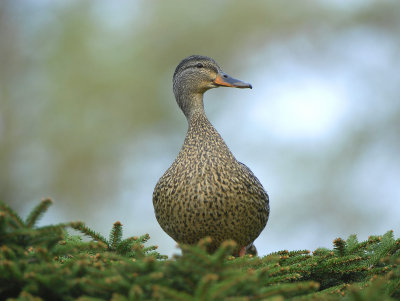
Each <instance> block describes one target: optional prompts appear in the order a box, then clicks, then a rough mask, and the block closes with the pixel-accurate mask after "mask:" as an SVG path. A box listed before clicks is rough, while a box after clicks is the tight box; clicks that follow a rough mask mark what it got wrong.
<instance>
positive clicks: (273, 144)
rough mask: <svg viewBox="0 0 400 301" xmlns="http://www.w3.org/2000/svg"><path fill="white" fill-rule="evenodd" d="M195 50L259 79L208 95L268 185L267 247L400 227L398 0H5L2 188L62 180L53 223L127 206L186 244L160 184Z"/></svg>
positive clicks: (31, 192) (16, 194)
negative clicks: (182, 82) (176, 80)
mask: <svg viewBox="0 0 400 301" xmlns="http://www.w3.org/2000/svg"><path fill="white" fill-rule="evenodd" d="M191 54H202V55H207V56H211V57H213V58H214V59H215V60H216V61H217V62H218V63H219V64H220V65H221V66H222V68H223V69H224V71H225V72H227V73H228V74H230V75H232V76H234V77H236V78H240V79H242V80H244V81H248V82H250V83H252V84H253V90H238V89H226V88H220V89H216V90H212V91H209V92H207V93H206V95H205V106H206V111H207V113H208V116H209V119H210V120H211V122H212V123H213V124H214V126H215V127H216V128H217V129H218V131H219V132H220V133H221V135H222V137H223V138H224V139H225V141H226V143H227V144H228V146H229V147H230V148H231V150H232V152H233V154H234V155H235V156H236V158H237V159H238V160H240V161H242V162H244V163H245V164H246V165H248V166H249V167H250V168H251V169H252V170H253V172H254V173H255V174H256V175H257V176H258V178H259V179H260V181H261V182H262V183H263V185H264V187H265V188H266V190H267V191H268V193H269V195H270V198H271V216H270V220H269V223H268V225H267V227H266V229H265V230H264V231H263V233H262V234H261V235H260V237H259V238H258V239H257V241H256V246H257V247H258V249H259V253H260V254H261V255H263V254H266V253H269V252H272V251H276V250H280V249H304V248H308V249H312V248H316V247H319V246H330V245H331V241H332V239H334V238H335V237H337V236H345V237H346V236H347V235H349V234H352V233H356V234H358V235H359V237H360V239H366V238H367V235H369V234H380V233H383V232H384V231H386V230H389V229H394V230H398V229H399V224H400V223H399V219H400V204H399V202H400V188H399V187H400V155H399V151H400V99H399V98H400V72H399V67H400V63H399V62H400V5H399V3H398V1H397V0H393V1H382V0H381V1H361V0H359V1H355V0H353V1H351V0H340V1H339V0H337V1H334V0H331V1H328V0H325V1H324V0H320V1H317V0H315V1H311V0H310V1H307V0H305V1H210V0H207V1H196V2H192V1H161V0H158V1H156V0H154V1H106V0H103V1H82V0H79V1H78V0H75V1H71V0H69V1H67V0H64V1H50V0H31V1H15V0H8V1H1V3H0V63H1V67H0V68H1V69H0V199H1V200H2V201H5V202H6V203H8V204H10V205H12V206H13V207H14V208H16V209H17V210H18V211H19V212H20V213H21V214H26V213H27V212H28V211H29V209H30V208H31V207H32V206H33V205H34V204H35V203H37V202H38V200H39V199H40V198H42V197H47V196H50V197H52V198H53V199H54V200H55V205H54V206H53V207H52V208H51V209H50V210H49V213H48V214H47V215H46V216H45V217H44V219H43V220H42V224H47V223H56V222H61V221H72V220H83V221H86V222H87V224H88V225H89V226H91V227H93V228H94V229H96V230H98V231H100V232H102V233H104V234H106V233H107V232H108V231H109V229H110V227H111V225H112V223H113V222H115V221H117V220H119V221H121V222H122V224H123V225H124V226H125V227H124V231H125V235H138V234H143V233H149V234H150V235H151V237H152V239H151V241H150V242H151V243H152V244H158V245H160V252H162V253H164V254H172V253H174V252H177V250H176V249H175V243H174V242H173V241H172V240H171V239H170V238H169V237H168V236H167V235H166V234H164V232H163V231H162V230H161V228H160V227H159V225H158V223H157V221H156V219H155V217H154V213H153V207H152V192H153V188H154V186H155V184H156V182H157V181H158V179H159V177H160V176H161V175H162V174H163V173H164V171H165V170H166V169H167V168H168V167H169V165H170V164H171V163H172V162H173V160H174V159H175V156H176V155H177V153H178V152H179V149H180V147H181V145H182V143H183V139H184V136H185V133H186V127H187V124H186V120H185V117H184V116H183V114H182V113H181V112H180V111H179V109H178V106H177V105H176V103H175V100H174V97H173V93H172V74H173V72H174V69H175V67H176V65H177V64H178V63H179V61H180V60H181V59H183V58H184V57H186V56H188V55H191ZM397 235H399V233H398V232H397Z"/></svg>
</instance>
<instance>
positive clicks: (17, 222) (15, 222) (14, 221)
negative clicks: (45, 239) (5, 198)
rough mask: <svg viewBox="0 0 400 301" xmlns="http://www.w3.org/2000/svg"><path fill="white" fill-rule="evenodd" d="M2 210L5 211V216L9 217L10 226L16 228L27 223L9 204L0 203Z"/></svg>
mask: <svg viewBox="0 0 400 301" xmlns="http://www.w3.org/2000/svg"><path fill="white" fill-rule="evenodd" d="M0 210H1V211H3V212H4V213H5V216H6V217H8V218H9V226H11V227H12V228H14V229H16V228H22V227H24V226H25V223H24V221H23V220H22V219H21V217H20V216H19V215H18V214H17V213H16V212H15V211H14V210H12V209H11V208H10V207H9V206H8V205H6V204H4V203H0Z"/></svg>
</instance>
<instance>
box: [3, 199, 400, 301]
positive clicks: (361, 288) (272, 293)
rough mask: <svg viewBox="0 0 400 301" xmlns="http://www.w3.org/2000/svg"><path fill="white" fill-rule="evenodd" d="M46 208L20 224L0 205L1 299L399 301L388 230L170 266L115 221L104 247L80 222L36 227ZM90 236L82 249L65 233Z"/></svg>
mask: <svg viewBox="0 0 400 301" xmlns="http://www.w3.org/2000/svg"><path fill="white" fill-rule="evenodd" d="M51 203H52V201H51V200H50V199H45V200H43V201H42V202H41V203H40V204H39V205H38V206H37V207H35V208H34V209H33V210H32V212H31V213H30V214H29V215H28V217H27V218H26V219H25V220H23V219H22V218H21V217H20V216H19V215H18V214H17V213H16V212H14V211H13V210H12V209H11V208H10V207H8V206H7V205H6V204H0V300H20V301H22V300H81V301H85V300H86V301H89V300H92V301H94V300H113V301H128V300H182V301H184V300H185V301H186V300H205V301H206V300H207V301H208V300H365V301H367V300H368V301H369V300H377V301H378V300H379V301H381V300H398V299H399V298H400V251H399V250H400V240H399V239H395V238H394V237H393V231H389V232H387V233H386V234H384V235H383V236H371V237H369V238H368V240H366V241H363V242H359V241H358V240H357V238H356V236H355V235H352V236H350V237H349V238H348V239H347V240H343V239H341V238H337V239H335V240H334V242H333V249H331V250H330V249H325V248H320V249H317V250H315V251H314V252H312V253H311V252H310V251H308V250H299V251H279V252H276V253H273V254H270V255H268V256H265V257H262V258H260V257H253V256H251V255H247V256H245V257H242V258H235V257H232V256H230V254H232V251H233V250H234V249H235V242H233V241H226V242H224V243H223V244H222V246H221V247H220V248H219V249H218V250H217V251H216V252H215V253H214V254H208V253H207V251H206V249H207V248H206V247H207V244H209V243H210V238H205V239H203V240H201V241H200V242H199V243H198V244H197V245H195V246H187V245H181V246H180V247H181V249H182V255H177V256H174V257H173V258H171V259H168V258H167V257H166V256H163V255H160V254H159V253H158V252H156V249H157V247H156V246H145V245H144V244H145V243H146V242H147V241H148V240H149V238H150V237H149V235H148V234H146V235H143V236H140V237H137V236H135V237H129V238H126V239H123V235H122V224H121V223H120V222H115V223H114V224H113V226H112V229H111V231H110V235H109V238H108V239H106V238H105V237H104V236H102V235H101V234H99V233H97V232H95V231H93V230H92V229H90V228H88V227H87V226H86V225H85V224H83V223H81V222H75V223H65V224H58V225H51V226H45V227H37V226H36V225H37V221H38V219H39V218H40V217H41V216H42V215H43V214H44V213H45V211H46V210H47V209H48V207H49V206H50V205H51ZM67 228H72V229H75V230H77V231H79V232H80V233H82V234H83V235H86V236H88V237H90V238H91V241H89V242H84V241H83V240H82V239H81V237H80V236H76V235H75V236H72V235H70V234H68V233H67V231H66V229H67Z"/></svg>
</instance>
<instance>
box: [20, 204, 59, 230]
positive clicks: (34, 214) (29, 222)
mask: <svg viewBox="0 0 400 301" xmlns="http://www.w3.org/2000/svg"><path fill="white" fill-rule="evenodd" d="M51 204H53V201H52V200H51V199H50V198H46V199H43V200H42V201H41V202H40V203H39V204H38V205H37V206H36V207H35V208H34V209H33V210H32V211H31V212H30V213H29V215H28V217H27V218H26V220H25V226H26V227H28V228H33V227H34V226H35V224H36V223H37V222H38V221H39V219H40V218H41V217H42V215H43V214H44V213H45V212H46V211H47V209H49V207H50V205H51Z"/></svg>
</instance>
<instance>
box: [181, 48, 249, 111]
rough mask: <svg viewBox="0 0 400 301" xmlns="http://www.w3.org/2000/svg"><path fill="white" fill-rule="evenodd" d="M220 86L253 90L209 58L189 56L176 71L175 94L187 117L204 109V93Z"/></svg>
mask: <svg viewBox="0 0 400 301" xmlns="http://www.w3.org/2000/svg"><path fill="white" fill-rule="evenodd" d="M220 86H223V87H232V88H250V89H251V88H252V86H251V84H249V83H246V82H243V81H241V80H238V79H235V78H233V77H231V76H229V75H227V74H226V73H224V72H223V71H222V69H221V67H219V66H218V64H217V62H216V61H214V60H213V59H212V58H209V57H207V56H200V55H192V56H189V57H187V58H185V59H183V60H182V61H181V62H180V63H179V65H178V66H177V67H176V69H175V73H174V77H173V87H174V94H175V98H176V100H177V102H178V105H179V107H180V108H181V109H182V111H183V113H184V114H185V115H186V117H189V115H191V112H193V111H194V110H196V109H199V106H200V107H201V108H203V94H204V92H206V91H207V90H209V89H212V88H217V87H220Z"/></svg>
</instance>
